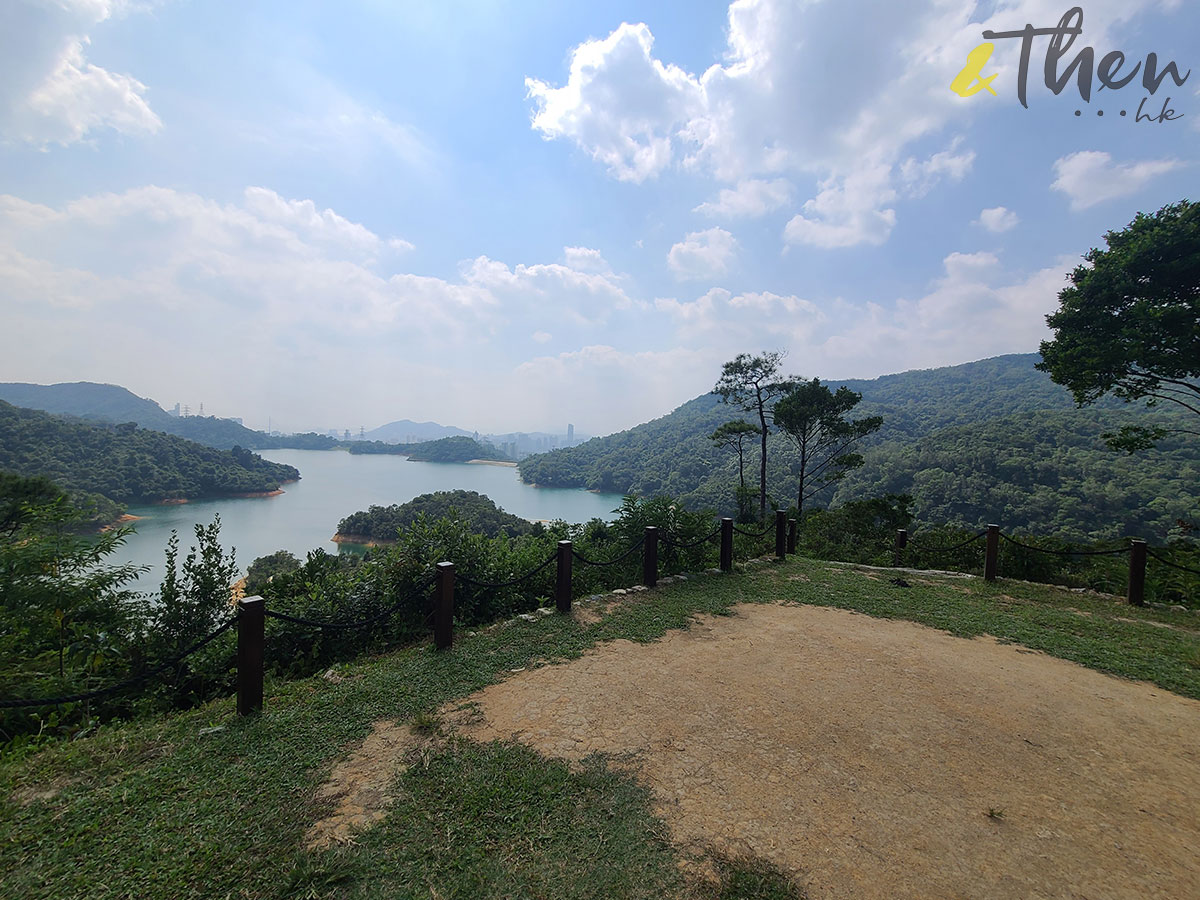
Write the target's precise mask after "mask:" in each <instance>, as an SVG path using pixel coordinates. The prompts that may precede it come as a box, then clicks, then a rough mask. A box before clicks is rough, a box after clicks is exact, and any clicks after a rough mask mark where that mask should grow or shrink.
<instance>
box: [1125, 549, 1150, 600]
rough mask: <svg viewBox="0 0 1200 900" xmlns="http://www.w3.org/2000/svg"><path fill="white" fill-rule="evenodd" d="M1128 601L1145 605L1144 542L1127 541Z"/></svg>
mask: <svg viewBox="0 0 1200 900" xmlns="http://www.w3.org/2000/svg"><path fill="white" fill-rule="evenodd" d="M1129 602H1130V604H1131V605H1133V606H1145V605H1146V542H1145V541H1139V540H1136V539H1135V540H1132V541H1130V542H1129Z"/></svg>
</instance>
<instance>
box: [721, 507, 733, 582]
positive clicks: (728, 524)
mask: <svg viewBox="0 0 1200 900" xmlns="http://www.w3.org/2000/svg"><path fill="white" fill-rule="evenodd" d="M732 570H733V519H731V518H729V517H728V516H726V517H725V518H723V519H722V520H721V571H722V572H730V571H732Z"/></svg>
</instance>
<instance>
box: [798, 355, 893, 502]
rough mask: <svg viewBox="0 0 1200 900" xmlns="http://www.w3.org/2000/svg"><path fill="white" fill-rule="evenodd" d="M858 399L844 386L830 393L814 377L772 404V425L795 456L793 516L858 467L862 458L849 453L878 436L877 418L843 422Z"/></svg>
mask: <svg viewBox="0 0 1200 900" xmlns="http://www.w3.org/2000/svg"><path fill="white" fill-rule="evenodd" d="M860 400H862V394H856V393H855V392H854V391H852V390H850V389H849V388H848V387H846V386H845V385H843V386H842V387H839V388H838V389H837V391H836V392H834V391H831V390H829V388H828V387H826V386H825V385H823V384H821V380H820V379H819V378H814V379H813V380H812V381H802V382H800V383H798V384H796V385H795V386H794V387H793V388H792V389H791V390H790V391H788V393H787V394H785V395H784V396H783V397H782V398H781V399H780V400H779V402H778V403H776V404H775V410H774V419H775V425H776V426H777V427H778V428H779V429H780V430H781V431H782V432H783V433H784V434H785V435H787V437H788V438H789V439H790V440H791V441H792V443H793V444H794V445H795V447H796V453H797V455H798V456H799V462H798V464H797V466H796V475H797V481H798V484H799V487H798V488H797V489H796V510H797V515H799V516H803V514H804V501H805V500H808V499H810V498H811V497H813V496H814V495H816V494H818V493H820V492H821V491H823V490H824V489H825V488H826V487H828V486H829V485H831V484H833V483H834V482H837V481H840V480H841V479H842V478H843V477H845V475H846V473H847V472H849V471H850V470H851V469H857V468H859V467H860V466H862V464H863V458H862V457H861V456H859V455H858V454H857V453H853V452H851V448H852V447H854V446H855V445H856V444H857V443H858V442H859V441H861V440H862V439H863V438H865V437H866V436H867V435H869V434H872V433H873V432H876V431H878V430H879V427H880V426H881V425H882V424H883V417H882V416H867V417H865V418H862V419H847V418H846V415H847V414H848V413H849V412H850V410H852V409H853V408H854V407H855V406H857V405H858V402H859V401H860Z"/></svg>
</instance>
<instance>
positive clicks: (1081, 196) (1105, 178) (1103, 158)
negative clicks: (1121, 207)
mask: <svg viewBox="0 0 1200 900" xmlns="http://www.w3.org/2000/svg"><path fill="white" fill-rule="evenodd" d="M1183 165H1184V163H1182V162H1180V161H1179V160H1177V159H1147V160H1142V161H1140V162H1132V163H1116V164H1114V163H1113V159H1112V156H1111V155H1110V154H1108V153H1104V152H1102V151H1099V150H1081V151H1079V152H1078V153H1071V154H1068V155H1067V156H1064V157H1061V158H1060V159H1057V160H1055V162H1054V181H1053V182H1052V183H1051V185H1050V187H1051V188H1052V189H1054V190H1056V191H1061V192H1062V193H1064V194H1066V195H1067V197H1068V198H1069V199H1070V201H1071V209H1087V208H1088V207H1090V206H1096V205H1097V204H1100V203H1104V202H1105V201H1107V200H1113V199H1115V198H1117V197H1125V196H1128V195H1129V194H1132V193H1134V192H1136V191H1137V190H1139V189H1140V188H1141V187H1142V186H1143V185H1144V184H1146V182H1148V181H1150V179H1152V178H1157V177H1158V176H1159V175H1165V174H1166V173H1167V172H1171V171H1174V170H1175V169H1178V168H1180V167H1181V166H1183Z"/></svg>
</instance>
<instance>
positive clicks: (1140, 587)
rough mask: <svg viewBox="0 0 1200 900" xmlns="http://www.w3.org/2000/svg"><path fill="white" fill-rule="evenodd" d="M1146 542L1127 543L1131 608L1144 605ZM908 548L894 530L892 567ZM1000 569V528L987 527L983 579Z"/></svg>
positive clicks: (902, 530) (900, 532) (905, 533)
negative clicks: (894, 544)
mask: <svg viewBox="0 0 1200 900" xmlns="http://www.w3.org/2000/svg"><path fill="white" fill-rule="evenodd" d="M1146 546H1147V545H1146V542H1145V541H1143V540H1139V539H1138V538H1131V539H1130V541H1129V583H1128V587H1127V589H1126V597H1127V598H1128V600H1129V603H1130V605H1131V606H1145V605H1146ZM907 547H908V529H907V528H897V529H896V546H895V549H894V550H893V552H892V565H893V566H900V565H901V564H902V563H903V562H904V551H905V548H907ZM999 569H1000V526H999V525H988V527H987V541H986V543H985V545H984V552H983V578H984V580H985V581H995V580H996V576H997V573H998V572H999Z"/></svg>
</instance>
